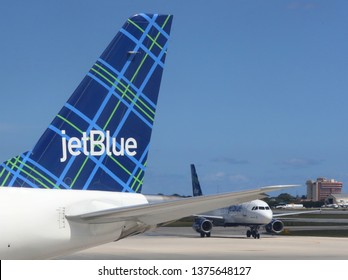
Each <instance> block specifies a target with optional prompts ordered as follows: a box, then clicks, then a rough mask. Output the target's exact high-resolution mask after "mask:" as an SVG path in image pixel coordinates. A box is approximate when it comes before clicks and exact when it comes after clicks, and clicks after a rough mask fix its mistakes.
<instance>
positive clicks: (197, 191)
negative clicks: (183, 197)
mask: <svg viewBox="0 0 348 280" xmlns="http://www.w3.org/2000/svg"><path fill="white" fill-rule="evenodd" d="M191 180H192V194H193V196H201V195H203V193H202V189H201V184H200V183H199V180H198V175H197V172H196V167H195V165H194V164H191Z"/></svg>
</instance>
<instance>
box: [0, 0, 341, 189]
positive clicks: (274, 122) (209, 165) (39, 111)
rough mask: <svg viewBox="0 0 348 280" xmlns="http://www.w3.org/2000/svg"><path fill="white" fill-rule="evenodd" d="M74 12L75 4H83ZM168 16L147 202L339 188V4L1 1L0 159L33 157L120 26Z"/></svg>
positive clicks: (291, 2) (306, 2) (276, 1)
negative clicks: (272, 188)
mask: <svg viewBox="0 0 348 280" xmlns="http://www.w3.org/2000/svg"><path fill="white" fill-rule="evenodd" d="M82 2H83V5H82V4H81V3H82ZM139 12H147V13H170V14H173V15H174V22H173V26H172V32H171V41H170V44H169V49H168V55H167V60H166V66H165V70H164V75H163V79H162V86H161V91H160V97H159V107H158V111H157V116H156V121H155V127H154V131H153V135H152V143H151V149H150V154H149V160H148V169H147V174H146V175H145V182H144V187H143V192H144V193H158V192H161V193H165V194H173V193H179V194H186V195H189V194H191V181H190V171H189V165H190V163H195V164H196V167H197V171H198V175H199V177H200V181H201V184H202V187H203V191H204V192H205V193H207V194H208V193H216V192H227V191H237V190H242V189H249V188H255V187H260V186H264V185H270V184H301V185H302V187H300V188H298V189H297V190H295V191H292V193H293V194H299V195H302V194H304V193H305V187H304V185H305V181H306V180H307V179H316V178H317V177H327V178H335V179H337V180H340V181H343V183H344V184H345V188H344V192H348V191H347V185H348V141H347V140H348V137H347V136H348V124H347V120H348V111H347V108H348V94H347V93H348V92H347V91H348V78H347V77H348V51H347V50H348V2H347V1H310V0H309V1H296V0H294V1H278V0H274V1H242V0H239V1H228V0H226V1H222V0H214V1H203V0H200V1H189V0H186V1H178V0H176V1H163V0H158V1H155V0H153V1H143V0H132V1H126V0H124V1H111V0H102V1H95V0H93V1H92V0H84V1H67V0H60V1H58V0H57V1H35V0H33V1H24V0H23V1H19V0H14V1H4V0H3V1H1V2H0V34H1V40H0V42H1V43H0V60H1V63H2V65H1V68H0V79H1V82H0V94H1V101H2V104H1V105H2V106H1V111H0V133H1V146H0V160H1V161H5V160H6V159H8V158H10V157H12V156H15V155H17V154H20V153H21V152H24V151H26V150H29V149H30V148H32V147H33V146H34V144H35V143H36V141H37V139H38V138H39V136H40V135H41V133H42V132H43V131H44V130H45V128H46V127H47V125H48V124H49V123H50V122H51V120H52V119H53V117H54V116H55V115H56V113H57V112H58V111H59V109H60V108H61V107H62V105H63V104H64V103H65V101H66V100H67V98H68V97H69V96H70V94H71V93H72V92H73V90H74V89H75V88H76V86H77V85H78V84H79V82H80V81H81V79H82V78H83V77H84V75H85V74H86V73H87V71H88V69H89V68H90V67H91V65H92V64H93V63H94V62H95V60H96V59H97V57H98V56H99V55H100V54H101V52H102V51H103V50H104V48H105V47H106V45H107V44H108V43H109V41H110V40H111V39H112V37H113V36H114V34H115V32H117V31H118V29H119V28H120V27H121V25H122V24H123V23H124V21H125V20H126V19H127V17H128V16H130V15H132V14H135V13H139Z"/></svg>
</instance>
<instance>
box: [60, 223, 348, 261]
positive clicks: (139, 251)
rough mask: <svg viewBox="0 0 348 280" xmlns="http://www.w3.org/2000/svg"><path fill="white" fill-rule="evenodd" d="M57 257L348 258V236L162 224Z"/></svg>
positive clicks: (176, 258)
mask: <svg viewBox="0 0 348 280" xmlns="http://www.w3.org/2000/svg"><path fill="white" fill-rule="evenodd" d="M58 259H66V260H69V259H77V260H83V259H89V260H161V259H162V260H174V259H175V260H217V259H220V260H337V259H340V260H348V238H334V237H299V236H281V235H262V236H261V239H252V238H246V237H245V229H244V228H243V227H240V228H218V227H216V228H214V231H213V232H212V237H210V238H201V237H199V234H198V233H196V232H194V231H193V230H192V228H190V227H186V228H184V227H162V228H158V229H156V230H154V231H152V232H147V233H144V234H141V235H137V236H133V237H129V238H126V239H123V240H120V241H117V242H113V243H108V244H104V245H101V246H98V247H94V248H90V249H87V250H84V251H80V252H77V253H74V254H71V255H67V256H62V257H60V258H58Z"/></svg>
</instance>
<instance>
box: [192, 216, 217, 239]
mask: <svg viewBox="0 0 348 280" xmlns="http://www.w3.org/2000/svg"><path fill="white" fill-rule="evenodd" d="M192 228H193V229H194V230H195V231H197V232H198V233H200V234H201V237H204V236H207V237H210V233H211V230H212V228H213V223H212V222H211V221H210V220H208V219H205V218H197V219H195V222H194V224H193V225H192Z"/></svg>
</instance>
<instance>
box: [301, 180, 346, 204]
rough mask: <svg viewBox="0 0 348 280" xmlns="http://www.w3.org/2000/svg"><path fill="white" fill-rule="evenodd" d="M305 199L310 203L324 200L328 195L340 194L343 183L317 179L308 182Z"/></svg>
mask: <svg viewBox="0 0 348 280" xmlns="http://www.w3.org/2000/svg"><path fill="white" fill-rule="evenodd" d="M306 185H307V199H308V200H311V201H322V200H325V199H326V198H327V197H328V196H329V195H333V194H341V193H342V187H343V183H342V182H338V181H336V180H334V179H326V178H318V179H317V180H316V181H312V180H308V181H307V182H306Z"/></svg>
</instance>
